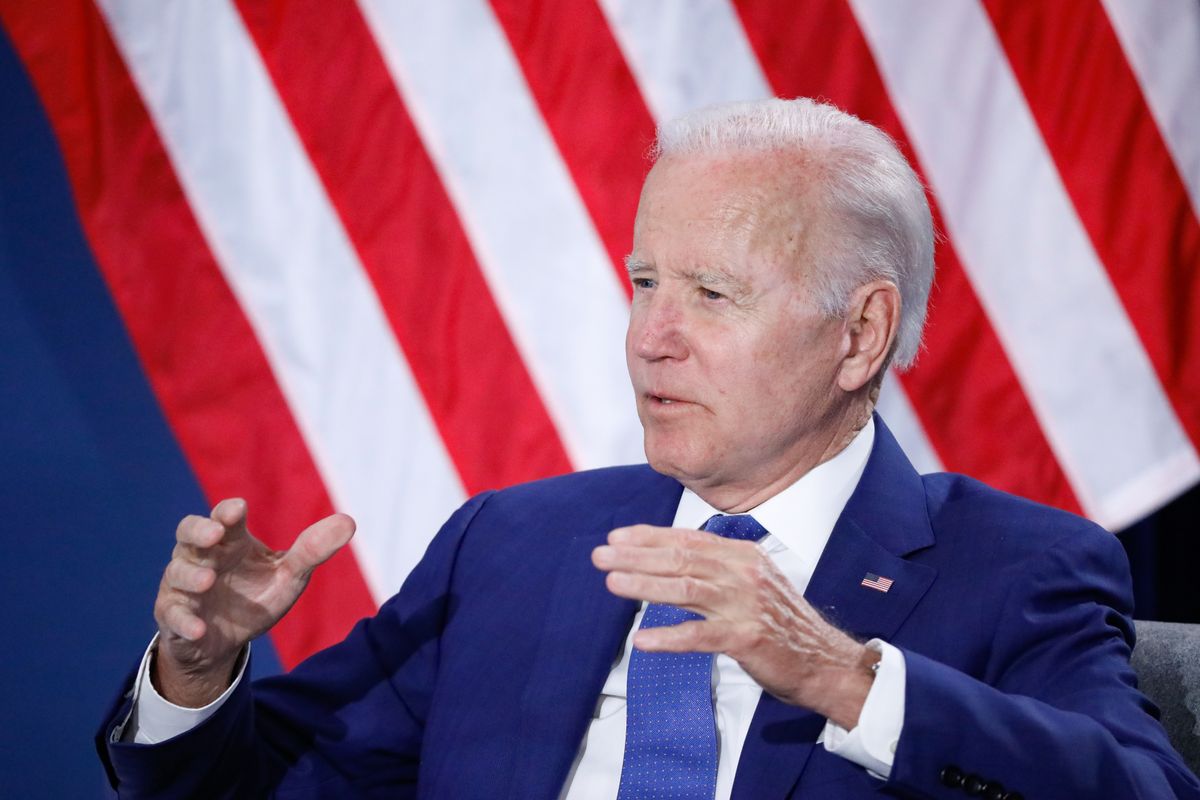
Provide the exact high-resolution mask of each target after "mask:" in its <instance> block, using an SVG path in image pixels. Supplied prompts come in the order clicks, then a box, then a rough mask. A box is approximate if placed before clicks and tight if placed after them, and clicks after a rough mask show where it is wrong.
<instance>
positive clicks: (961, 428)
mask: <svg viewBox="0 0 1200 800" xmlns="http://www.w3.org/2000/svg"><path fill="white" fill-rule="evenodd" d="M736 5H737V9H738V13H739V15H740V16H741V19H742V24H743V26H744V27H745V29H746V33H747V35H748V36H749V39H750V42H751V44H752V45H753V46H754V49H755V51H756V52H757V53H758V56H759V59H760V60H761V61H762V64H763V69H764V70H765V72H766V74H767V77H768V79H769V80H770V82H771V85H772V87H773V88H774V90H775V91H776V92H778V93H779V94H780V95H783V96H808V97H817V98H821V99H827V100H829V101H831V102H833V103H835V104H837V105H839V106H840V107H842V108H844V109H846V110H847V111H850V112H851V113H854V114H856V115H858V116H860V117H862V118H863V119H866V120H869V121H870V122H872V123H874V124H876V125H878V126H880V127H881V128H883V129H884V130H885V131H887V132H888V133H889V134H890V135H891V136H892V137H893V138H894V139H895V140H896V141H897V142H898V143H899V145H900V147H901V149H902V150H903V151H904V153H905V155H906V156H908V158H909V160H910V161H911V162H912V163H913V165H914V166H916V167H917V168H918V169H919V165H918V162H917V160H916V158H915V156H914V155H913V151H912V147H911V145H910V144H909V142H908V138H907V136H906V134H905V131H904V128H903V126H902V125H901V123H900V120H899V118H898V117H897V116H896V112H895V109H894V108H893V107H892V104H891V100H890V99H889V98H888V95H887V90H886V89H885V87H884V85H883V80H882V78H881V77H880V75H879V70H878V68H877V66H876V64H875V61H874V58H873V56H872V55H871V52H870V49H869V48H868V46H867V43H866V40H865V39H864V37H863V35H862V31H861V30H860V29H859V27H858V22H857V21H856V20H855V18H854V15H853V13H852V12H851V11H850V8H849V6H848V5H847V4H846V2H845V0H813V2H810V3H808V4H806V5H805V7H804V13H803V14H796V13H795V9H793V8H791V7H790V6H787V5H785V4H779V3H775V2H771V0H738V2H737V3H736ZM933 212H934V224H935V225H936V226H937V228H938V229H939V230H941V229H942V225H941V220H940V214H939V211H938V208H937V204H936V201H935V202H934V203H933ZM937 262H938V274H937V280H936V281H935V284H934V289H933V293H932V295H931V297H930V309H929V321H928V324H927V326H926V330H925V347H926V349H925V351H924V352H923V353H922V354H921V358H920V361H919V363H918V365H917V366H916V367H915V368H914V369H912V370H909V371H908V372H907V373H905V374H904V375H903V376H902V382H903V385H904V388H905V390H906V391H907V392H908V395H909V398H910V400H911V401H912V405H913V409H914V411H915V412H916V414H917V416H918V417H919V418H920V420H921V424H922V427H924V429H925V432H926V435H927V436H928V437H929V440H930V443H931V444H932V445H933V446H934V448H935V449H936V450H937V452H938V455H939V456H940V457H941V459H942V462H943V463H944V464H946V466H947V467H948V468H950V469H955V470H960V471H963V472H967V473H970V474H971V475H974V476H975V477H977V478H980V479H981V480H984V481H987V482H988V483H991V484H992V485H994V486H998V487H1000V488H1003V489H1006V490H1008V491H1011V492H1015V493H1017V494H1021V495H1024V496H1025V497H1029V498H1032V499H1034V500H1038V501H1041V502H1044V503H1050V504H1052V505H1056V506H1058V507H1060V508H1065V509H1069V510H1071V511H1079V510H1080V505H1079V501H1078V500H1077V499H1076V497H1075V493H1074V491H1073V490H1072V489H1071V486H1070V484H1069V483H1068V481H1067V478H1066V476H1065V474H1064V473H1063V471H1062V468H1061V467H1060V466H1059V464H1058V461H1057V460H1056V459H1055V457H1054V454H1053V452H1052V451H1051V449H1050V446H1049V444H1048V443H1047V441H1046V437H1045V434H1044V433H1043V432H1042V429H1041V426H1040V425H1039V423H1038V421H1037V418H1036V417H1035V416H1034V414H1033V409H1032V408H1031V407H1030V405H1029V401H1028V399H1027V398H1026V397H1025V393H1024V391H1023V390H1022V389H1021V385H1020V382H1019V381H1018V380H1017V377H1016V374H1015V373H1014V372H1013V369H1012V365H1011V364H1010V363H1009V361H1008V357H1007V356H1006V355H1005V353H1004V350H1003V348H1002V347H1001V345H1000V341H999V339H998V338H997V337H996V334H995V331H993V330H992V327H991V325H990V324H989V322H988V321H987V317H986V315H985V313H984V311H983V308H982V306H980V304H979V299H978V298H977V297H976V296H975V292H974V290H973V289H972V287H971V285H970V282H969V281H968V279H967V277H966V273H965V272H964V271H963V268H962V265H961V263H960V262H959V260H958V256H957V254H956V253H955V252H954V250H953V248H952V247H951V246H950V244H949V243H948V242H942V243H939V246H938V251H937Z"/></svg>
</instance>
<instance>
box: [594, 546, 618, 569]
mask: <svg viewBox="0 0 1200 800" xmlns="http://www.w3.org/2000/svg"><path fill="white" fill-rule="evenodd" d="M592 561H594V562H595V563H597V564H600V565H602V566H603V565H606V564H611V563H612V562H613V549H612V548H611V547H609V546H608V545H606V544H602V545H600V546H599V547H597V548H596V549H595V550H593V551H592Z"/></svg>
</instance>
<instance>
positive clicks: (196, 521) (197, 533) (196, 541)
mask: <svg viewBox="0 0 1200 800" xmlns="http://www.w3.org/2000/svg"><path fill="white" fill-rule="evenodd" d="M224 536H225V526H224V525H222V524H221V523H220V522H217V521H216V520H214V519H210V518H209V517H200V516H197V515H195V514H189V515H188V516H186V517H184V518H183V519H182V520H180V521H179V526H178V527H177V528H176V529H175V541H177V542H179V544H182V545H187V546H188V547H193V548H200V549H204V548H208V547H213V546H214V545H216V544H217V543H219V542H220V541H221V539H222V538H224Z"/></svg>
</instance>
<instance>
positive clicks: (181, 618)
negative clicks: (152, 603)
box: [156, 602, 208, 642]
mask: <svg viewBox="0 0 1200 800" xmlns="http://www.w3.org/2000/svg"><path fill="white" fill-rule="evenodd" d="M156 617H157V618H158V624H159V626H160V628H162V630H163V631H164V632H165V633H173V634H175V635H176V636H178V637H180V638H182V639H187V640H188V641H189V642H194V641H196V640H197V639H200V638H201V637H203V636H204V634H205V633H206V632H207V631H208V626H207V625H206V624H205V623H204V620H202V619H200V617H197V616H196V615H195V614H193V613H192V612H191V611H190V610H189V609H188V607H187V606H186V604H184V603H182V602H166V603H162V604H160V610H159V613H158V614H157V615H156Z"/></svg>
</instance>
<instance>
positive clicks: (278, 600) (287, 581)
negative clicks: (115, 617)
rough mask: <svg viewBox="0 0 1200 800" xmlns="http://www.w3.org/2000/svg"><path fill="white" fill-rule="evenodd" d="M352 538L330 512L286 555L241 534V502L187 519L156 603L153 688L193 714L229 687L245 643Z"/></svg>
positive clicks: (350, 527) (345, 520)
mask: <svg viewBox="0 0 1200 800" xmlns="http://www.w3.org/2000/svg"><path fill="white" fill-rule="evenodd" d="M353 535H354V520H352V519H351V518H350V517H348V516H346V515H345V514H334V515H332V516H329V517H326V518H325V519H323V520H320V521H319V522H316V523H314V524H313V525H311V526H309V527H308V528H306V529H305V530H304V531H303V532H301V534H300V535H299V536H297V537H296V541H295V542H294V543H293V544H292V547H291V549H289V550H286V551H280V550H271V549H270V548H268V547H267V546H266V545H264V544H263V543H262V542H260V541H259V540H258V539H256V538H254V537H253V536H252V535H250V532H249V531H248V530H247V529H246V502H245V501H244V500H240V499H229V500H222V501H221V502H220V503H218V504H217V505H216V507H214V508H213V510H212V514H211V515H210V516H208V517H200V516H195V515H191V516H187V517H184V518H183V520H182V521H181V522H180V523H179V527H178V528H177V529H176V531H175V550H174V552H173V554H172V557H171V562H170V563H169V564H167V568H166V570H164V572H163V577H162V582H161V583H160V584H159V587H158V598H157V599H156V600H155V602H154V618H155V619H156V620H157V621H158V629H159V641H158V654H157V657H156V658H155V669H154V673H153V675H154V683H155V686H156V687H157V688H158V691H159V693H160V694H162V696H163V697H165V698H166V699H168V700H170V701H171V702H173V703H175V704H177V705H181V706H190V707H193V708H198V707H200V706H203V705H206V704H208V703H209V702H211V701H213V700H215V699H216V698H217V697H218V696H219V695H220V694H221V693H222V692H223V691H224V690H225V689H226V687H228V686H229V682H230V679H231V677H232V672H233V666H234V664H235V663H236V662H237V658H238V654H239V653H240V652H241V651H242V648H243V647H245V646H246V643H247V642H249V641H250V640H251V639H253V638H255V637H256V636H258V635H260V634H262V633H264V632H266V631H267V630H269V629H270V628H271V627H272V626H273V625H274V624H275V623H276V622H278V621H279V620H280V619H281V618H282V617H283V615H284V614H286V613H287V611H288V609H290V608H291V607H292V605H293V604H294V603H295V602H296V600H297V599H298V598H299V597H300V594H301V593H302V592H303V591H304V588H305V586H307V585H308V579H309V577H310V576H311V575H312V571H313V570H314V569H316V568H317V567H318V566H319V565H320V564H322V563H324V562H325V561H326V560H328V559H329V558H330V557H331V556H332V555H333V554H334V553H336V552H337V551H338V550H339V549H341V547H342V546H343V545H345V544H346V542H348V541H350V537H351V536H353Z"/></svg>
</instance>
